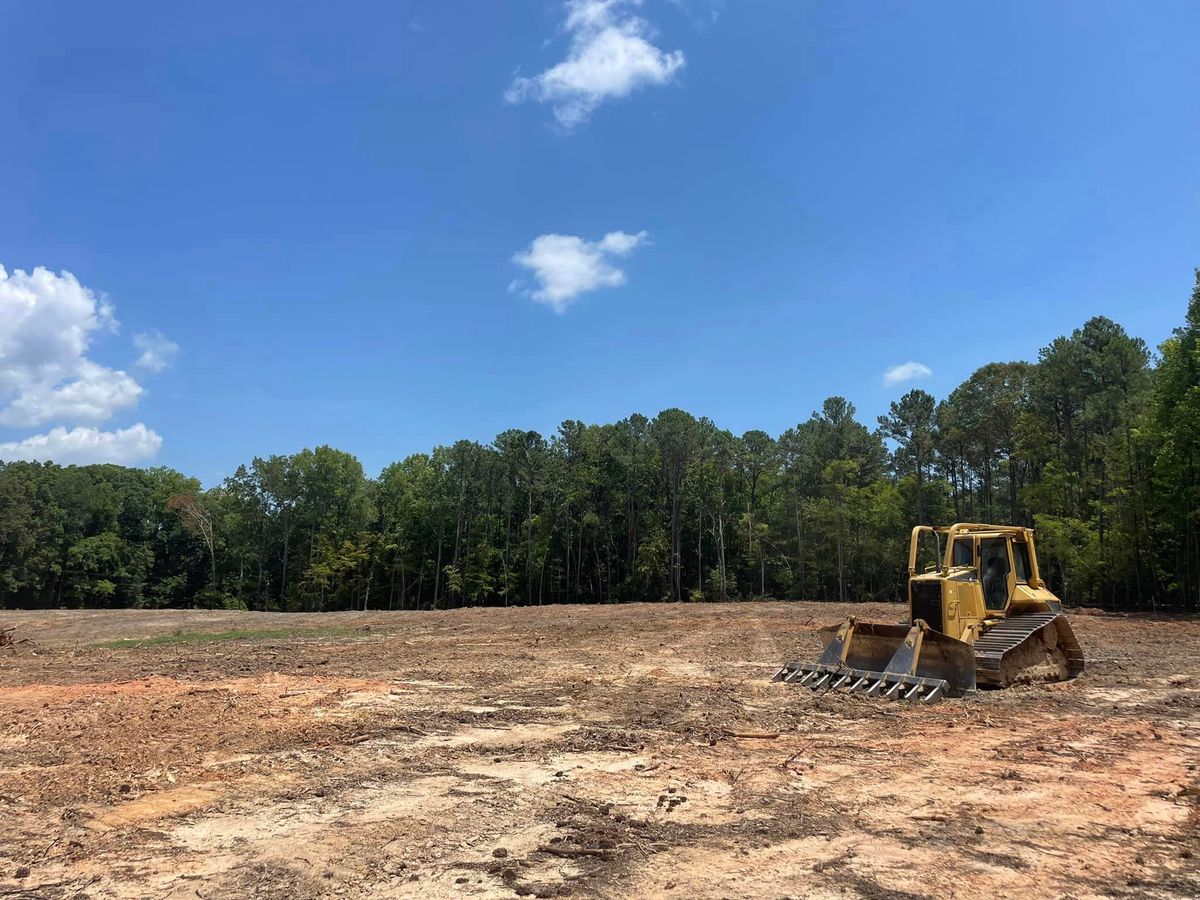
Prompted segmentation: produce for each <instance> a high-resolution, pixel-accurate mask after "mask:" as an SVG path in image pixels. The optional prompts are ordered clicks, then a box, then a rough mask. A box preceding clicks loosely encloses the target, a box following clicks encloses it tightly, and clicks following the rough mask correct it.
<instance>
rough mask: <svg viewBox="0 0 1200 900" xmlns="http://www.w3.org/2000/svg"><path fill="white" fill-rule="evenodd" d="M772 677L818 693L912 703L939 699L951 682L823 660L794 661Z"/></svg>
mask: <svg viewBox="0 0 1200 900" xmlns="http://www.w3.org/2000/svg"><path fill="white" fill-rule="evenodd" d="M772 680H773V681H782V682H783V683H785V684H795V685H800V686H803V687H806V688H809V689H810V690H812V691H813V692H815V693H827V692H830V691H838V692H840V693H844V694H865V695H866V696H868V697H877V698H880V699H883V700H906V701H908V702H910V703H936V702H937V701H938V700H941V699H942V698H943V697H945V696H947V694H948V683H947V682H946V681H944V680H943V679H941V678H928V677H918V676H915V675H906V674H903V673H901V672H869V671H866V670H864V669H852V668H848V667H846V666H830V665H823V664H821V663H801V662H790V663H788V664H787V665H786V666H784V667H783V668H781V669H780V670H779V671H777V672H776V673H775V675H774V676H772Z"/></svg>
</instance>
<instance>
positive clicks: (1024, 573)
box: [1012, 541, 1030, 584]
mask: <svg viewBox="0 0 1200 900" xmlns="http://www.w3.org/2000/svg"><path fill="white" fill-rule="evenodd" d="M1012 549H1013V571H1015V572H1016V573H1017V581H1019V582H1021V583H1022V584H1028V583H1029V569H1030V566H1029V545H1028V544H1026V543H1025V542H1024V541H1013V545H1012Z"/></svg>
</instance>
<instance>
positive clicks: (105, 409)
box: [0, 266, 142, 426]
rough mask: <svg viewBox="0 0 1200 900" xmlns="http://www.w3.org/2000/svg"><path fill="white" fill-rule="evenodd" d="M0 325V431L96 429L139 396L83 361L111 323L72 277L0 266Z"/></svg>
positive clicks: (99, 302) (130, 385)
mask: <svg viewBox="0 0 1200 900" xmlns="http://www.w3.org/2000/svg"><path fill="white" fill-rule="evenodd" d="M0 321H2V322H4V328H3V329H0V425H19V426H36V425H41V424H44V423H46V422H50V421H55V420H59V421H72V420H80V419H82V420H84V421H89V422H102V421H104V420H105V419H108V418H109V417H111V416H112V415H113V413H114V412H116V411H117V410H118V409H123V408H125V407H129V406H133V405H134V404H135V403H137V401H138V398H139V397H140V396H141V394H142V388H141V386H140V385H139V384H138V383H137V382H136V381H134V380H133V379H132V378H130V377H129V375H127V374H126V373H124V372H122V371H120V370H117V369H110V368H108V367H106V366H102V365H99V364H98V363H95V362H93V361H92V360H90V359H88V358H87V355H86V354H87V351H88V348H89V346H90V344H91V341H92V337H93V335H94V334H96V333H97V332H101V333H102V332H115V331H116V330H117V320H116V318H115V317H114V315H113V308H112V306H111V305H110V304H109V303H108V302H107V301H106V300H105V299H104V298H103V297H97V296H96V295H95V294H94V293H92V291H90V290H88V289H87V288H86V287H84V286H83V285H81V284H80V283H79V281H78V280H76V278H75V276H74V275H72V274H71V273H70V272H63V273H62V274H60V275H56V274H54V273H53V272H51V271H48V270H47V269H43V268H40V267H39V268H36V269H34V270H33V271H32V272H30V273H26V272H24V271H22V270H21V269H17V270H15V271H14V272H13V273H12V274H11V275H10V274H9V273H8V272H6V271H5V270H4V267H3V266H0Z"/></svg>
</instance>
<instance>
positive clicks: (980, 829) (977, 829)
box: [975, 825, 983, 834]
mask: <svg viewBox="0 0 1200 900" xmlns="http://www.w3.org/2000/svg"><path fill="white" fill-rule="evenodd" d="M975 833H976V834H983V826H982V825H976V826H975Z"/></svg>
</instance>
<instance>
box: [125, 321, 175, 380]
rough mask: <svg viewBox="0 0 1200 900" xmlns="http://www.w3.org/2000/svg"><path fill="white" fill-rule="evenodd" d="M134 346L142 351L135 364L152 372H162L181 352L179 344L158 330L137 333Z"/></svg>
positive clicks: (134, 337)
mask: <svg viewBox="0 0 1200 900" xmlns="http://www.w3.org/2000/svg"><path fill="white" fill-rule="evenodd" d="M133 346H135V347H137V348H138V349H139V350H141V351H142V355H141V356H139V357H138V358H137V362H135V363H134V365H135V366H141V367H142V368H143V369H149V370H150V371H151V372H161V371H162V370H163V369H165V368H166V367H167V366H169V365H170V364H171V361H172V360H173V359H174V358H175V354H176V353H178V352H179V345H178V344H177V343H175V342H174V341H173V340H171V339H170V338H168V337H167V336H166V335H165V334H163V333H162V332H161V331H158V330H154V331H147V332H143V333H142V334H135V335H134V336H133Z"/></svg>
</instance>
